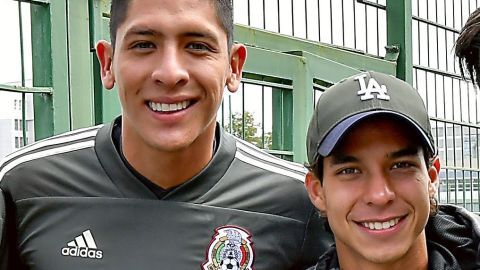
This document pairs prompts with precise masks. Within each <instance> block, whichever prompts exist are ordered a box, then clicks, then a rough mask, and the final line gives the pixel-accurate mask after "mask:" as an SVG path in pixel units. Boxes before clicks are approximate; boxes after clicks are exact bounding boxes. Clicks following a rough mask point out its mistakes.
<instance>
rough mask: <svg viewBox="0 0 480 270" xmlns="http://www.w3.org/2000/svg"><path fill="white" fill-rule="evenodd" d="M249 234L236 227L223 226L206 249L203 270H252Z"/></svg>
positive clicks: (217, 230)
mask: <svg viewBox="0 0 480 270" xmlns="http://www.w3.org/2000/svg"><path fill="white" fill-rule="evenodd" d="M251 237H252V236H251V234H250V233H249V232H248V231H247V230H245V229H243V228H240V227H237V226H230V225H227V226H223V227H219V228H217V229H215V234H214V235H213V237H212V241H211V242H210V245H209V246H208V249H207V258H206V260H207V261H206V262H205V263H204V264H203V265H202V269H203V270H253V268H252V265H253V259H254V252H253V242H252V240H251Z"/></svg>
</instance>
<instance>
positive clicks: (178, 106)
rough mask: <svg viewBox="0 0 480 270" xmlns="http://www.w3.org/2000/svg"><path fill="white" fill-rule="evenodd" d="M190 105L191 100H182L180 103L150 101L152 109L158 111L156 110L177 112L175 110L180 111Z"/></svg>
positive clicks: (149, 104)
mask: <svg viewBox="0 0 480 270" xmlns="http://www.w3.org/2000/svg"><path fill="white" fill-rule="evenodd" d="M188 105H190V101H182V102H179V103H172V104H167V103H155V102H153V101H150V102H149V103H148V106H149V107H150V109H152V110H154V111H156V112H175V111H180V110H183V109H185V108H187V107H188Z"/></svg>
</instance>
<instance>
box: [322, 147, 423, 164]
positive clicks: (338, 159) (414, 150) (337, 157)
mask: <svg viewBox="0 0 480 270" xmlns="http://www.w3.org/2000/svg"><path fill="white" fill-rule="evenodd" d="M418 151H419V148H418V147H414V146H408V147H406V148H403V149H400V150H398V151H394V152H391V153H388V154H387V156H388V157H389V158H391V159H396V158H400V157H407V156H416V155H417V154H418ZM331 157H332V160H331V165H339V164H344V163H350V162H358V161H359V159H358V158H356V157H354V156H349V155H345V154H343V153H333V154H332V155H331Z"/></svg>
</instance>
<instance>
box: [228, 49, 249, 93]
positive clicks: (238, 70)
mask: <svg viewBox="0 0 480 270" xmlns="http://www.w3.org/2000/svg"><path fill="white" fill-rule="evenodd" d="M246 59H247V47H245V45H243V44H234V45H233V46H232V50H231V52H230V69H231V72H230V76H229V77H228V78H227V88H228V90H229V91H230V92H232V93H234V92H235V91H237V89H238V86H239V85H240V81H241V80H242V71H243V65H244V64H245V60H246Z"/></svg>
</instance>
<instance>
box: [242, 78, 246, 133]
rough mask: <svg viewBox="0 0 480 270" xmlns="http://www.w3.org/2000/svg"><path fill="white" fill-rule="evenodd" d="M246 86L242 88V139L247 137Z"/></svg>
mask: <svg viewBox="0 0 480 270" xmlns="http://www.w3.org/2000/svg"><path fill="white" fill-rule="evenodd" d="M245 90H246V89H245V87H244V88H243V89H242V139H245V95H246V94H247V93H246V91H245Z"/></svg>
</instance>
